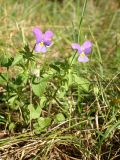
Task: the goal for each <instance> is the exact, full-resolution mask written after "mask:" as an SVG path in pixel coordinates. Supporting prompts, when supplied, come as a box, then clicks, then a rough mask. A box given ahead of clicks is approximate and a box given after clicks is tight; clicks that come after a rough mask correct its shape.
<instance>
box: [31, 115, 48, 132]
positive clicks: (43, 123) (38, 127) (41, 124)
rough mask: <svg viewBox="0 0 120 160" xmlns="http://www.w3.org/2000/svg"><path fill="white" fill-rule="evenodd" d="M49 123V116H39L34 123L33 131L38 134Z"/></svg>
mask: <svg viewBox="0 0 120 160" xmlns="http://www.w3.org/2000/svg"><path fill="white" fill-rule="evenodd" d="M50 124H51V118H49V117H47V118H43V117H40V118H39V119H38V122H37V123H34V125H33V126H34V128H35V133H36V134H39V133H41V132H42V131H44V130H45V129H46V128H47V127H48V126H49V125H50Z"/></svg>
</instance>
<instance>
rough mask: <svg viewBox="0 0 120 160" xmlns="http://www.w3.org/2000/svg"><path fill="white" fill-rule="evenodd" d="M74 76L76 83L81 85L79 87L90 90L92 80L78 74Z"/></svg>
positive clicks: (86, 90)
mask: <svg viewBox="0 0 120 160" xmlns="http://www.w3.org/2000/svg"><path fill="white" fill-rule="evenodd" d="M73 76H74V77H73V78H74V83H77V84H78V85H79V87H80V88H81V89H82V90H83V91H85V92H88V91H89V86H90V82H89V81H88V80H87V79H85V78H83V77H79V76H77V75H76V74H74V75H73Z"/></svg>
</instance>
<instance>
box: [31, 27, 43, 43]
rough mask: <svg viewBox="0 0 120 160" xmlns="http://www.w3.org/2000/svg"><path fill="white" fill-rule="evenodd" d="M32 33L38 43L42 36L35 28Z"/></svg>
mask: <svg viewBox="0 0 120 160" xmlns="http://www.w3.org/2000/svg"><path fill="white" fill-rule="evenodd" d="M33 33H34V35H35V37H36V43H40V42H41V41H42V36H43V34H42V31H41V30H40V29H39V28H37V27H36V28H34V29H33Z"/></svg>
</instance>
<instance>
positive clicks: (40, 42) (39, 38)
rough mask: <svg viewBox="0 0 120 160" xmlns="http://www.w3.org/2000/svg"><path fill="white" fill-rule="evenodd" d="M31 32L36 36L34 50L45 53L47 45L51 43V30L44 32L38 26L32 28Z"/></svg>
mask: <svg viewBox="0 0 120 160" xmlns="http://www.w3.org/2000/svg"><path fill="white" fill-rule="evenodd" d="M33 33H34V35H35V37H36V45H35V52H42V53H45V52H46V51H47V47H49V46H50V45H51V44H52V41H51V39H52V37H53V32H52V31H50V30H48V31H46V32H45V33H44V34H43V33H42V31H41V30H40V29H39V28H37V27H36V28H34V29H33Z"/></svg>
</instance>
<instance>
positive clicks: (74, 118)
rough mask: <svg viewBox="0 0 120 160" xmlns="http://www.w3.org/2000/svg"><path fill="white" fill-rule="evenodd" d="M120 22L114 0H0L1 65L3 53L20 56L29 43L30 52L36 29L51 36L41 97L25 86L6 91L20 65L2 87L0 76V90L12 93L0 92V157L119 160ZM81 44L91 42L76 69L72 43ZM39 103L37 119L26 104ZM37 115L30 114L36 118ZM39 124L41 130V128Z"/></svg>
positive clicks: (43, 63) (41, 61)
mask: <svg viewBox="0 0 120 160" xmlns="http://www.w3.org/2000/svg"><path fill="white" fill-rule="evenodd" d="M119 22H120V3H119V2H118V1H117V0H115V1H114V2H113V1H112V0H106V1H104V0H100V1H98V0H97V1H92V0H69V1H68V0H63V2H62V1H58V0H43V1H40V0H39V1H38V0H34V1H31V0H26V1H23V0H6V1H4V0H0V59H1V60H0V61H1V62H2V60H3V55H4V56H5V57H11V56H13V57H15V56H16V55H18V54H19V50H21V49H22V48H23V47H24V45H25V44H26V43H28V44H29V46H30V49H32V47H33V46H34V43H35V39H34V36H33V33H32V29H33V28H34V27H35V26H39V27H40V28H41V29H42V30H43V31H45V30H47V29H51V30H52V31H53V32H54V34H55V36H54V44H53V46H52V50H51V51H50V52H49V53H48V54H47V53H46V54H45V56H44V57H40V59H39V60H38V63H39V64H40V65H41V68H42V67H43V68H42V69H41V74H42V76H43V77H44V75H45V76H46V77H45V78H46V79H43V81H42V84H41V86H45V85H46V84H47V86H46V88H44V87H43V88H42V87H41V90H42V91H43V92H45V93H42V91H41V90H40V92H41V94H42V96H41V97H40V98H39V96H38V97H37V96H35V95H34V93H32V91H31V90H29V86H28V87H26V88H24V91H23V92H22V94H21V87H22V85H18V86H17V88H14V87H13V88H14V89H13V88H12V86H10V84H9V83H10V81H11V82H12V81H14V80H15V77H17V72H18V71H19V72H20V73H21V75H22V72H21V70H19V67H18V66H16V67H12V69H10V70H9V71H8V70H7V69H8V68H7V69H6V68H5V76H6V77H7V78H8V80H7V85H6V84H5V83H4V80H3V81H1V79H0V87H2V89H4V88H5V87H6V88H5V89H8V90H10V89H11V92H10V91H9V92H8V93H7V94H6V96H4V91H1V90H0V158H2V159H12V157H13V159H27V158H28V159H34V160H37V159H41V160H48V159H50V160H54V159H55V160H57V159H60V160H64V159H68V160H80V159H83V160H92V159H94V160H119V159H120V147H119V146H120V65H119V64H120V34H119V28H120V27H119ZM86 39H89V40H91V41H92V43H93V44H94V46H93V51H92V54H91V56H90V62H89V63H87V64H79V63H78V62H77V61H76V57H75V58H74V59H73V61H72V55H73V54H74V52H73V51H72V49H71V43H72V42H79V43H80V44H82V43H83V42H84V41H85V40H86ZM25 53H27V52H25ZM70 56H71V59H70V62H71V61H72V64H71V66H72V67H73V68H72V70H67V67H68V66H67V65H68V64H67V62H65V63H64V60H68V58H69V57H70ZM59 62H60V63H59ZM50 65H51V66H52V67H53V68H52V69H50V68H49V66H50ZM62 67H63V68H62ZM65 68H66V72H64V69H65ZM54 69H55V71H56V70H57V71H56V72H55V71H54ZM52 72H54V76H53V75H52ZM71 72H72V73H74V74H75V75H76V76H75V75H74V76H75V79H74V81H75V84H74V85H70V86H69V87H68V86H67V84H66V83H65V81H66V79H69V81H68V83H69V84H71V81H72V78H73V77H72V76H71V75H72V73H71ZM59 73H60V74H61V75H60V74H59ZM66 73H67V75H66ZM0 74H1V73H0ZM24 74H26V73H24ZM64 74H65V75H64ZM26 75H27V74H26ZM48 75H50V76H51V77H47V76H48ZM21 77H22V76H21ZM21 77H19V78H21ZM78 77H79V78H78ZM24 78H25V77H24ZM47 78H48V79H49V80H47ZM65 78H66V79H65ZM20 80H21V79H19V80H18V81H17V80H16V83H20ZM46 82H47V83H46ZM30 84H31V81H30ZM76 84H77V85H76ZM10 87H11V88H10ZM12 89H13V90H16V91H17V94H18V95H19V96H18V97H19V98H18V99H17V100H16V99H15V101H14V100H13V99H12V98H11V97H13V98H14V94H13V93H14V92H13V90H12ZM45 89H46V90H45ZM44 90H45V91H44ZM54 91H55V92H54ZM40 92H39V93H37V94H40ZM31 93H32V94H31ZM31 96H33V98H32V102H31V99H30V97H31ZM29 99H30V100H29ZM39 99H40V107H41V108H39V107H38V110H39V111H38V112H40V113H41V118H40V119H39V120H36V119H35V120H34V119H32V118H31V115H30V117H29V112H28V109H29V111H30V112H31V113H32V111H33V112H35V111H34V108H32V106H31V103H33V105H35V107H36V103H37V102H38V101H39ZM29 101H30V104H28V103H29ZM27 108H28V109H27ZM31 110H32V111H31ZM35 114H36V115H32V116H36V117H37V116H38V114H37V113H36V112H35ZM38 124H39V127H41V128H42V127H43V128H44V126H45V127H46V128H45V130H42V131H40V130H39V127H38ZM42 125H43V126H42Z"/></svg>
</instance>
